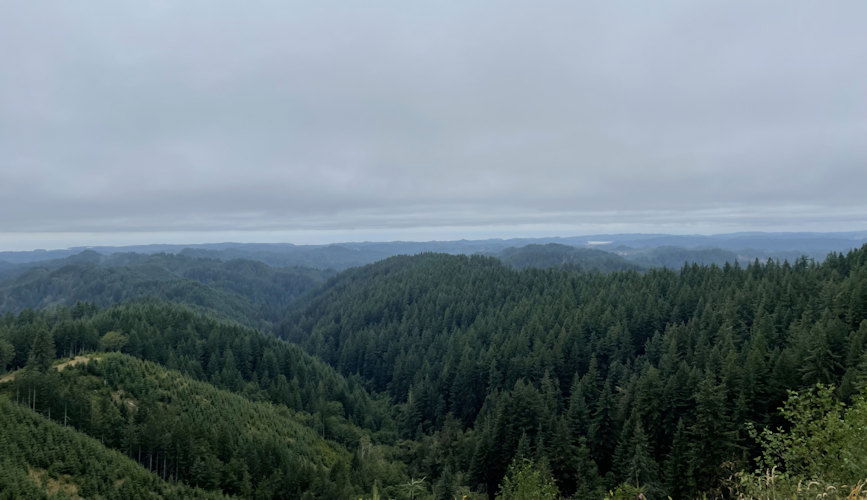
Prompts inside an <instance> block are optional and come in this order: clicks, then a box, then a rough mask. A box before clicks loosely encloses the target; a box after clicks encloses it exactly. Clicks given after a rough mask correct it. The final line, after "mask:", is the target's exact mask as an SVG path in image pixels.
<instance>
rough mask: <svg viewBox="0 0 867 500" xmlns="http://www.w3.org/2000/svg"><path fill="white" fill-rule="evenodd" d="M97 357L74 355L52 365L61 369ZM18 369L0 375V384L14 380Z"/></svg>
mask: <svg viewBox="0 0 867 500" xmlns="http://www.w3.org/2000/svg"><path fill="white" fill-rule="evenodd" d="M98 357H99V356H98V355H96V354H87V355H81V356H76V357H74V358H72V359H68V360H66V361H64V362H62V363H58V364H56V365H54V368H55V369H56V370H57V371H63V369H64V368H66V367H67V366H75V365H81V364H87V363H89V362H90V360H92V359H97V358H98ZM18 371H20V370H16V371H14V372H10V373H7V374H6V375H3V376H2V377H0V384H4V383H6V382H12V381H13V380H15V376H16V375H17V374H18Z"/></svg>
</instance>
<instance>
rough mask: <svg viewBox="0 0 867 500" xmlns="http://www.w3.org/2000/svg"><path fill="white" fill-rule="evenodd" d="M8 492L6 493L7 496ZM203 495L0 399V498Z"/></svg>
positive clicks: (90, 439)
mask: <svg viewBox="0 0 867 500" xmlns="http://www.w3.org/2000/svg"><path fill="white" fill-rule="evenodd" d="M7 495H9V496H7ZM74 495H78V497H84V498H96V497H102V498H116V499H127V498H161V497H162V498H208V497H213V498H216V497H220V495H216V494H209V493H205V492H203V491H201V490H196V489H192V488H189V487H186V486H183V485H178V484H173V483H170V482H167V481H163V480H162V479H160V478H159V477H158V476H157V475H156V474H153V473H151V472H148V471H147V470H146V469H144V468H143V467H141V466H140V465H139V464H137V463H135V462H134V461H133V460H131V459H129V458H127V457H126V456H124V455H123V454H121V453H118V452H116V451H112V450H109V449H107V448H105V447H104V446H103V445H102V444H100V442H99V441H97V440H95V439H92V438H89V437H86V436H84V435H82V434H80V433H77V432H75V431H74V430H72V429H70V428H64V427H63V426H61V425H59V424H56V423H54V422H51V421H50V420H48V419H46V418H44V417H42V416H39V415H38V414H36V413H34V412H32V411H30V410H28V409H26V408H24V407H22V406H19V405H16V404H14V403H12V402H10V401H9V400H8V399H7V398H5V397H0V498H69V497H73V496H74Z"/></svg>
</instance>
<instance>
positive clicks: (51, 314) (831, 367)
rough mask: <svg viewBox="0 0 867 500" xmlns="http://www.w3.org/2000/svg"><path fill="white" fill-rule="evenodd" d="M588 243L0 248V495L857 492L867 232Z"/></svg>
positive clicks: (864, 384)
mask: <svg viewBox="0 0 867 500" xmlns="http://www.w3.org/2000/svg"><path fill="white" fill-rule="evenodd" d="M559 246H562V245H559ZM578 250H580V251H578ZM578 250H573V249H572V248H571V247H569V248H565V249H564V248H558V246H550V245H546V246H540V245H536V246H534V247H530V248H524V249H517V250H510V251H508V252H503V253H502V255H499V257H500V258H497V257H493V256H483V255H475V256H466V255H448V254H441V253H422V254H418V255H407V256H395V257H390V258H387V259H384V260H381V261H378V262H375V263H372V264H368V265H365V266H361V267H355V268H350V269H347V270H345V271H341V272H335V271H329V270H314V269H309V268H301V267H284V268H280V267H271V266H269V265H266V264H264V263H262V262H256V261H251V260H238V259H234V260H227V261H221V260H218V259H210V258H208V259H204V258H197V257H192V256H189V255H170V254H156V255H147V256H146V255H140V254H113V255H111V256H100V255H98V254H94V253H86V254H83V255H78V256H73V257H68V258H65V259H61V260H59V261H52V263H41V264H39V265H28V266H24V267H21V266H20V265H19V266H10V267H6V268H3V269H2V272H3V273H4V276H5V279H4V280H3V281H0V309H2V310H4V311H6V312H5V315H3V316H0V427H2V432H0V451H2V454H0V456H2V458H0V460H2V462H0V465H2V466H0V491H2V493H0V497H4V495H5V497H8V498H17V497H32V498H38V497H48V498H75V497H105V498H135V497H146V496H153V497H167V498H187V497H196V496H199V497H221V496H229V497H241V498H346V499H358V498H364V499H375V498H393V499H453V498H457V499H461V498H468V499H469V498H479V499H482V498H504V499H524V498H528V499H529V498H575V499H584V498H587V499H602V498H638V496H639V495H644V497H645V498H666V497H671V498H674V499H681V498H700V497H707V498H816V497H817V495H825V497H830V498H834V497H839V498H847V496H849V495H851V496H849V497H851V498H862V497H864V495H865V494H864V493H863V492H861V491H862V489H864V481H865V480H867V453H865V452H864V450H867V434H865V433H864V432H863V429H864V428H865V426H867V402H865V390H867V389H865V388H867V246H865V247H862V248H861V249H858V250H853V251H850V252H847V253H832V254H830V255H829V256H828V257H827V258H826V259H824V260H823V261H821V262H816V261H813V260H810V259H807V258H800V259H797V260H792V261H781V260H767V261H758V260H756V261H753V262H752V263H750V264H740V263H738V262H737V261H736V260H735V261H732V262H728V261H721V262H725V263H720V264H716V263H713V264H708V265H705V264H701V265H700V264H696V263H691V264H684V265H682V266H680V267H678V268H672V267H673V266H671V265H666V266H665V267H662V266H661V264H660V263H661V262H662V260H664V259H671V258H675V257H671V256H672V255H677V256H678V257H676V258H678V259H680V258H682V254H678V253H673V251H672V250H671V249H666V250H664V252H662V253H653V252H649V251H648V252H642V255H644V256H645V259H646V260H645V263H644V264H642V265H638V264H636V263H635V262H634V261H627V260H625V259H623V258H622V257H618V256H617V255H614V254H606V252H601V251H595V250H592V251H591V250H584V249H578ZM663 255H665V256H668V257H663ZM725 257H726V254H724V253H721V252H707V255H705V258H707V259H717V258H719V259H724V258H725ZM70 259H71V260H70ZM654 259H657V260H654ZM659 259H662V260H659ZM666 262H667V263H668V264H670V263H671V261H670V260H667V261H666ZM656 265H660V267H654V266H656ZM859 495H860V496H859Z"/></svg>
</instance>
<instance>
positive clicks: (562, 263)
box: [497, 243, 641, 272]
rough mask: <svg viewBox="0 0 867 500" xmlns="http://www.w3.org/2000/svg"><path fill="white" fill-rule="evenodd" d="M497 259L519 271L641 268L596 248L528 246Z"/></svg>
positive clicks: (503, 253) (556, 245)
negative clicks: (552, 268) (528, 269)
mask: <svg viewBox="0 0 867 500" xmlns="http://www.w3.org/2000/svg"><path fill="white" fill-rule="evenodd" d="M497 257H498V258H499V259H500V260H501V261H503V263H505V264H507V265H509V266H512V267H514V268H517V269H526V268H530V267H535V268H543V269H544V268H550V267H559V268H568V269H573V270H581V271H599V272H613V271H634V270H638V269H641V267H640V266H638V265H637V264H634V263H632V262H629V261H627V260H626V259H624V258H623V257H621V256H619V255H617V254H613V253H610V252H603V251H602V250H596V249H593V248H579V247H571V246H567V245H560V244H558V243H548V244H546V245H527V246H523V247H511V248H507V249H505V250H503V251H502V252H500V253H499V254H497Z"/></svg>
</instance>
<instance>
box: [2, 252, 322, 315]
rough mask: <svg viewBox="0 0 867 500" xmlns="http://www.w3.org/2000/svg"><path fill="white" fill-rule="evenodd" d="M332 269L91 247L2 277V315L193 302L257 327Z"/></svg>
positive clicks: (280, 312)
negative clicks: (82, 305)
mask: <svg viewBox="0 0 867 500" xmlns="http://www.w3.org/2000/svg"><path fill="white" fill-rule="evenodd" d="M330 274H331V273H329V272H326V271H318V270H314V269H306V268H276V267H271V266H268V265H265V264H263V263H261V262H256V261H251V260H240V259H238V260H229V261H220V260H215V259H200V258H192V257H186V256H182V255H171V254H154V255H142V254H113V255H110V256H104V255H101V254H98V253H96V252H93V251H86V252H82V253H80V254H77V255H73V256H71V257H68V258H65V259H60V260H55V261H46V262H41V263H39V264H38V265H36V266H32V265H31V266H29V267H28V268H27V269H26V270H25V271H24V272H23V273H20V274H19V275H18V276H15V277H13V278H9V279H6V280H4V281H0V313H2V312H17V311H20V310H23V309H25V308H42V307H47V306H54V305H73V304H75V303H76V302H90V303H94V304H97V305H111V304H116V303H120V302H126V301H129V300H134V299H142V298H157V299H165V300H171V301H172V302H175V303H182V304H187V305H192V306H196V307H199V308H203V309H205V310H208V311H211V312H213V313H215V314H218V315H221V316H223V317H226V318H230V319H234V320H236V321H239V322H241V323H244V324H247V325H251V326H257V327H262V328H268V327H270V324H271V322H272V321H274V320H275V319H277V318H278V317H280V316H282V314H283V311H284V310H285V308H286V306H287V305H288V304H289V303H291V302H292V301H293V300H295V299H296V298H297V297H299V296H300V295H302V294H304V293H306V292H308V291H309V290H311V289H313V288H314V287H316V286H318V285H319V284H320V283H322V282H323V281H324V280H325V278H326V277H327V276H329V275H330Z"/></svg>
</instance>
